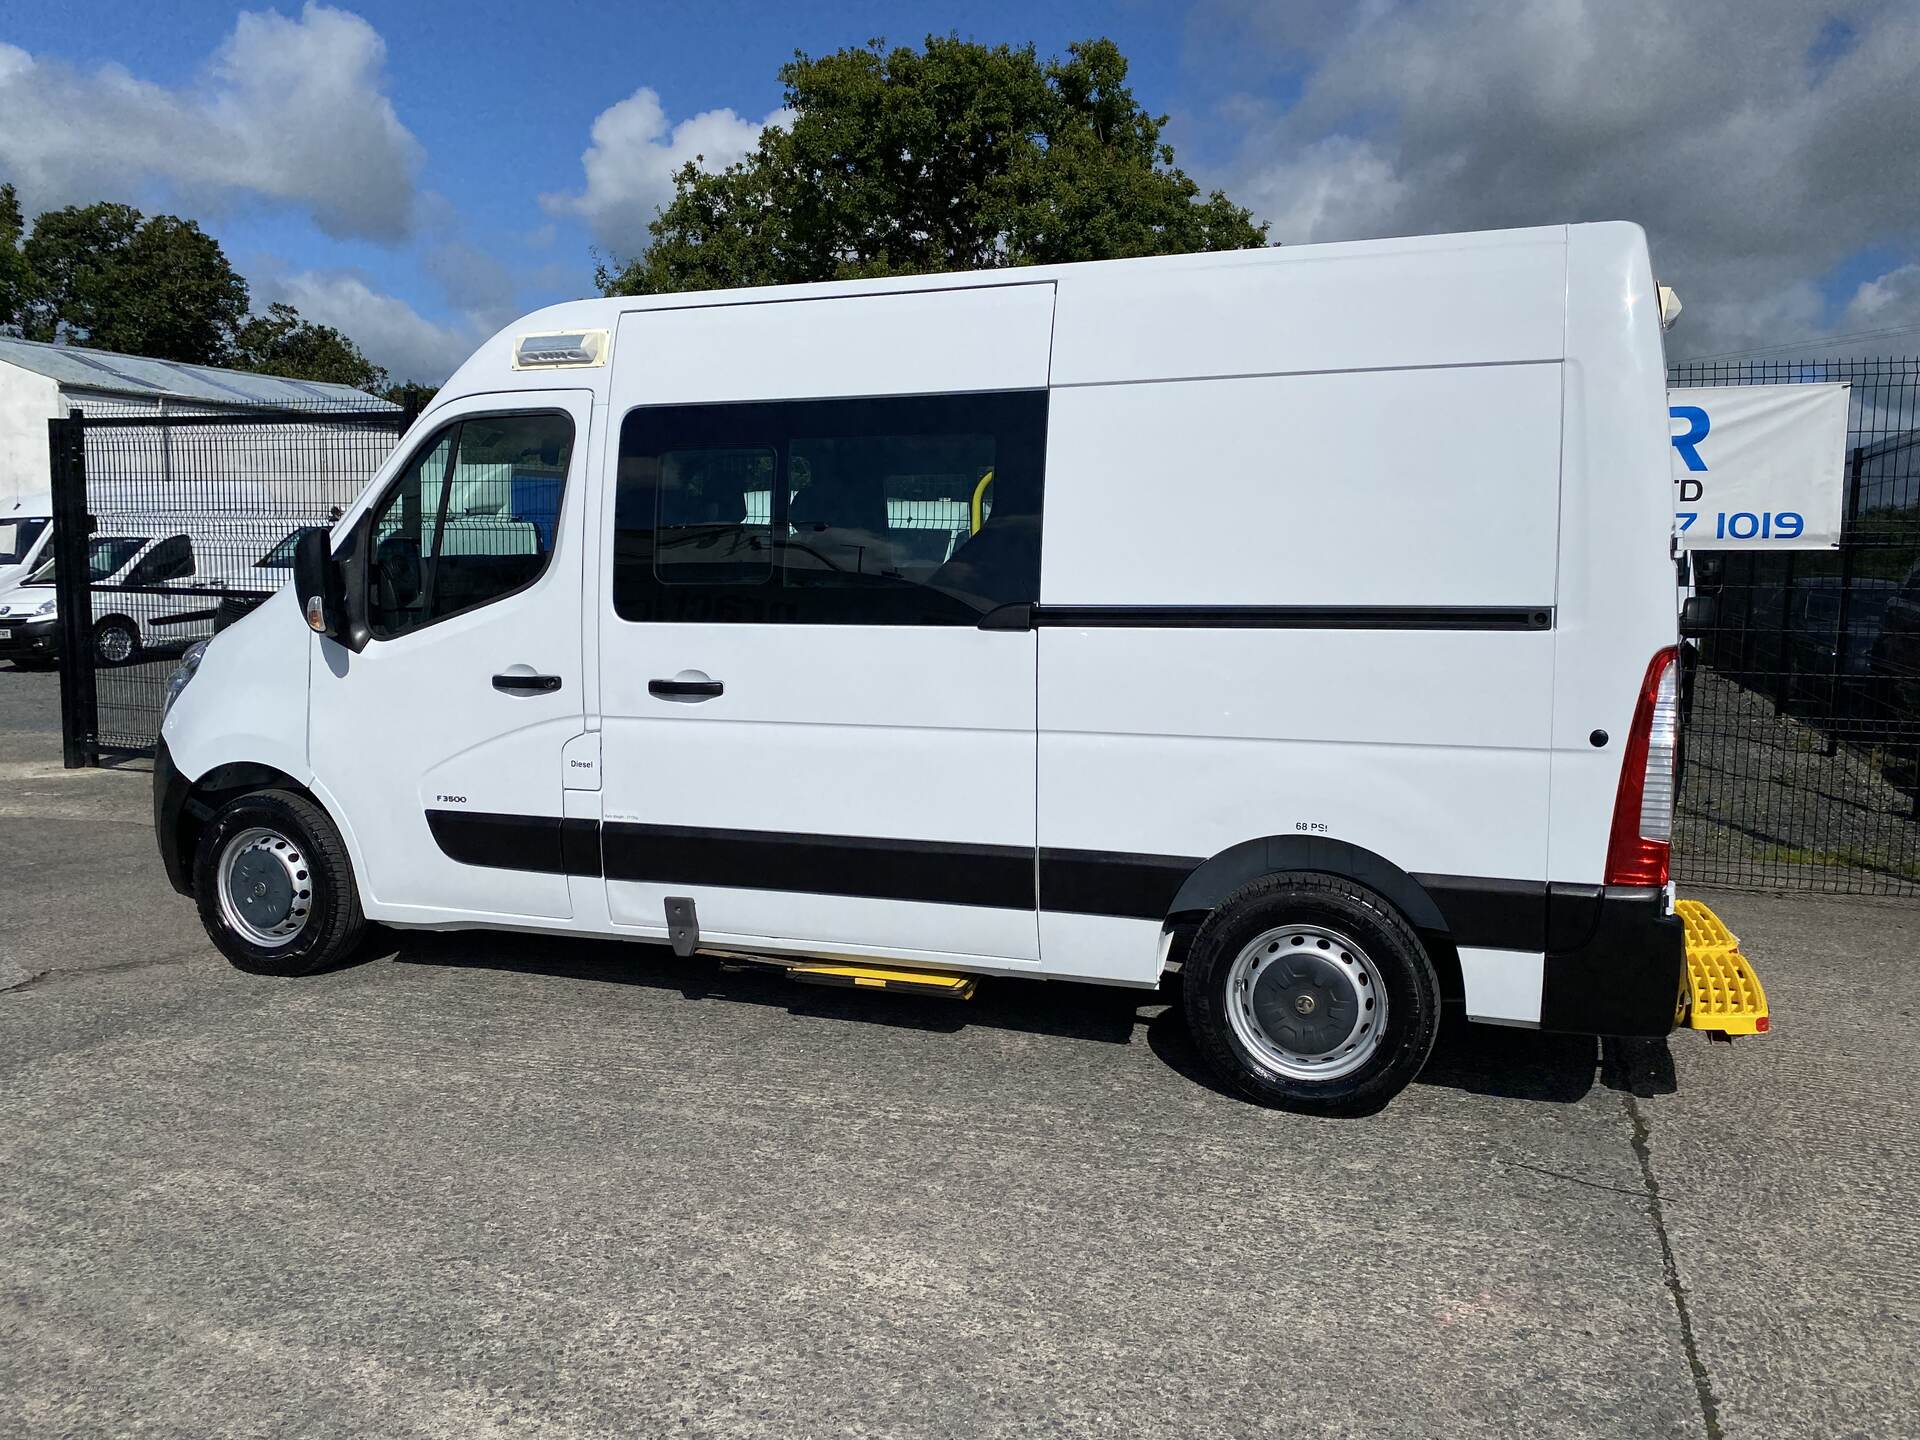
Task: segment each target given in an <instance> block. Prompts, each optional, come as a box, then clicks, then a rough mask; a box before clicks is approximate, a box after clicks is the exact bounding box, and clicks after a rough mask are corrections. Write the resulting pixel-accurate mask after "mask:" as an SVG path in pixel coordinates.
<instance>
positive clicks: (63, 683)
mask: <svg viewBox="0 0 1920 1440" xmlns="http://www.w3.org/2000/svg"><path fill="white" fill-rule="evenodd" d="M47 446H48V451H49V457H50V461H51V464H50V470H51V477H50V478H51V480H52V488H53V556H54V601H55V604H57V605H58V606H59V610H60V754H61V760H62V763H64V764H65V766H66V767H67V769H69V770H77V769H80V768H81V767H82V766H87V765H98V764H99V763H100V704H99V697H98V694H97V692H96V691H95V689H94V676H93V595H92V590H91V587H90V586H89V585H88V583H87V578H88V577H87V550H88V545H87V538H88V535H89V534H90V533H91V531H92V528H93V527H92V523H91V521H90V519H89V517H88V514H87V420H86V415H85V413H84V412H83V411H80V410H74V411H72V412H71V413H69V414H68V415H67V416H66V418H64V419H58V418H56V419H52V420H49V421H47Z"/></svg>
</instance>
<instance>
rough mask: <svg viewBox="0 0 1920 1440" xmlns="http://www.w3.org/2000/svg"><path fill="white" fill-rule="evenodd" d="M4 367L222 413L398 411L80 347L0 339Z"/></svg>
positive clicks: (346, 393)
mask: <svg viewBox="0 0 1920 1440" xmlns="http://www.w3.org/2000/svg"><path fill="white" fill-rule="evenodd" d="M0 361H5V362H6V363H7V364H9V365H18V366H19V367H20V368H21V369H22V370H31V371H33V372H34V373H35V374H38V375H45V376H46V377H47V378H48V379H50V380H55V381H58V382H59V383H60V384H62V385H67V386H72V387H74V388H76V389H85V390H105V391H110V392H112V393H113V394H116V395H121V396H125V397H127V398H130V399H131V398H141V399H148V400H182V401H191V402H192V403H194V404H196V405H216V406H220V407H221V408H227V407H234V408H248V409H253V408H260V407H279V406H287V405H296V406H302V407H307V406H313V405H328V406H334V407H338V408H341V409H347V408H352V409H356V410H361V409H366V410H397V409H399V408H400V407H399V406H397V405H394V404H391V403H390V402H388V401H385V400H382V399H380V398H379V397H377V396H374V395H369V394H367V392H366V391H364V390H356V389H354V388H353V387H352V386H351V385H331V384H323V383H321V382H320V381H317V380H288V379H286V378H284V377H283V376H279V375H254V374H251V373H249V372H248V371H245V370H222V369H219V368H218V367H216V366H213V365H182V364H180V363H179V362H178V361H175V360H153V359H149V358H148V357H146V356H144V355H121V354H117V353H116V352H114V351H112V350H88V349H83V348H82V347H81V346H78V345H47V344H43V343H41V342H40V341H37V340H17V339H14V338H13V337H12V336H8V335H0Z"/></svg>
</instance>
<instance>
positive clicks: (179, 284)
mask: <svg viewBox="0 0 1920 1440" xmlns="http://www.w3.org/2000/svg"><path fill="white" fill-rule="evenodd" d="M22 253H23V255H24V257H25V260H26V263H27V265H28V267H29V268H30V269H31V271H32V273H33V280H34V283H33V291H32V295H33V298H32V299H31V301H30V302H29V303H28V305H27V306H26V316H25V321H26V323H25V329H26V333H27V335H28V336H29V337H30V338H32V339H37V340H52V339H54V338H56V337H57V336H62V335H64V336H65V337H66V338H67V339H68V340H69V341H71V342H73V343H75V344H81V345H88V346H92V347H94V348H97V349H102V350H123V351H126V352H127V353H129V354H133V355H151V356H153V357H155V358H157V359H161V360H180V361H185V362H187V363H189V364H199V365H219V364H223V363H225V361H226V360H227V358H228V355H229V352H230V349H231V346H232V343H233V336H234V332H235V331H236V330H237V329H238V328H239V326H240V324H241V322H242V321H243V320H244V319H245V318H246V314H247V282H246V281H245V280H242V279H241V278H240V276H239V275H238V274H236V273H235V272H234V269H233V266H232V265H230V264H229V263H228V262H227V257H226V255H225V253H224V252H222V250H221V249H220V245H219V242H218V241H216V240H214V238H213V237H212V236H210V235H208V234H207V233H206V232H205V231H203V230H202V229H201V228H200V227H199V226H198V225H196V224H195V223H194V222H193V221H191V220H183V219H181V218H180V217H179V216H177V215H155V216H154V217H152V218H151V219H148V218H146V217H145V216H143V215H141V213H140V212H139V211H138V210H136V209H134V208H133V207H132V206H131V205H116V204H109V203H101V204H96V205H86V206H79V205H71V206H68V207H67V208H66V209H64V210H51V211H48V212H47V213H45V214H43V215H41V216H40V217H39V218H38V219H36V220H35V221H34V223H33V233H32V235H30V236H29V237H28V239H27V242H26V244H25V246H24V247H22Z"/></svg>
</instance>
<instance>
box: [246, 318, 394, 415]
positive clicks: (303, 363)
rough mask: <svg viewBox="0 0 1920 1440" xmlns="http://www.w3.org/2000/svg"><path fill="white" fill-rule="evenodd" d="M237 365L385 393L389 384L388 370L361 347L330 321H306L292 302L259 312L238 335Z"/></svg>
mask: <svg viewBox="0 0 1920 1440" xmlns="http://www.w3.org/2000/svg"><path fill="white" fill-rule="evenodd" d="M231 363H232V364H233V366H234V368H235V369H238V370H252V371H254V372H255V373H257V374H260V375H288V376H292V377H294V378H296V379H300V380H322V381H328V382H331V383H333V384H335V385H352V386H354V387H356V388H357V389H361V390H366V391H369V392H371V393H373V394H376V395H377V394H380V393H381V392H383V391H384V390H385V389H386V388H387V384H388V381H387V372H386V371H385V370H383V369H381V368H380V367H379V366H378V365H376V364H374V363H373V362H372V361H371V360H369V359H367V357H366V356H365V355H363V354H362V353H361V352H360V347H359V346H358V345H356V344H354V343H353V341H351V340H349V339H348V338H347V337H346V336H345V335H343V334H341V333H340V332H339V331H338V330H336V329H334V328H333V326H331V325H317V324H315V323H314V322H312V321H311V320H302V319H301V318H300V312H299V311H298V310H296V309H294V308H293V306H291V305H284V304H273V305H269V306H268V307H267V313H266V314H265V315H255V316H254V317H253V318H252V319H250V320H248V321H247V322H246V323H245V324H243V325H241V326H240V328H239V330H238V331H237V332H236V333H235V335H234V341H233V355H232V361H231Z"/></svg>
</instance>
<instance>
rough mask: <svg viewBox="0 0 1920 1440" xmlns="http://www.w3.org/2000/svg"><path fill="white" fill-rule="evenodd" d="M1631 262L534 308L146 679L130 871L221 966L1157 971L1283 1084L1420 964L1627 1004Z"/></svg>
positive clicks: (1649, 755) (1416, 1060) (897, 286)
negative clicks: (151, 713) (370, 929)
mask: <svg viewBox="0 0 1920 1440" xmlns="http://www.w3.org/2000/svg"><path fill="white" fill-rule="evenodd" d="M1659 312H1660V306H1659V304H1658V302H1657V299H1656V290H1655V285H1654V280H1653V275H1652V272H1651V270H1650V268H1649V264H1648V257H1647V249H1646V242H1645V238H1644V236H1643V235H1642V233H1641V231H1640V230H1639V229H1638V228H1637V227H1635V226H1632V225H1624V224H1603V225H1576V226H1570V227H1556V228H1552V229H1537V230H1522V231H1508V232H1497V233H1489V234H1475V235H1456V236H1440V237H1430V238H1421V239H1408V240H1392V241H1380V242H1371V243H1364V244H1347V245H1325V246H1302V247H1298V248H1289V249H1270V250H1260V251H1241V252H1234V253H1231V254H1210V255H1192V256H1181V257H1173V258H1165V259H1143V260H1129V261H1118V262H1108V263H1099V264H1086V265H1069V266H1061V267H1056V268H1036V269H1025V270H998V271H991V272H986V273H979V274H965V275H941V276H927V277H916V278H911V279H895V280H880V281H860V282H849V283H843V284H828V285H813V286H804V287H796V288H792V289H773V290H740V291H732V292H728V293H724V294H707V295H666V296H654V297H638V298H620V299H606V300H593V301H582V302H578V303H573V304H567V305H561V306H557V307H554V308H553V309H550V310H546V311H542V312H540V313H538V314H535V315H533V316H530V317H529V318H528V319H526V320H525V321H523V322H522V323H520V324H519V325H516V326H514V327H512V328H511V329H510V330H507V331H504V332H502V333H501V334H500V335H498V336H496V337H495V338H494V339H492V340H491V341H489V342H488V343H487V344H485V345H484V346H483V347H482V348H481V349H480V350H479V352H478V353H477V354H475V355H474V357H473V358H472V359H471V360H469V361H468V362H467V363H466V364H465V365H464V366H462V367H461V369H460V370H459V372H458V373H456V374H455V375H454V376H453V378H452V379H451V380H450V381H449V382H448V383H447V385H446V386H445V388H443V389H442V390H441V391H440V393H439V395H438V396H437V398H436V400H435V402H434V405H433V407H432V409H431V410H429V411H428V412H427V413H426V414H425V415H423V416H422V417H421V419H420V420H419V422H418V423H417V424H416V425H415V427H414V429H413V430H412V431H411V432H410V434H409V435H408V436H407V438H406V439H405V441H404V442H403V443H402V444H401V445H400V446H399V447H398V448H397V449H396V451H395V453H394V455H393V457H392V459H391V461H390V462H389V463H388V464H387V466H386V467H385V468H384V469H383V470H382V472H381V473H380V474H379V475H378V476H377V477H376V479H375V481H374V482H373V484H372V485H371V486H370V487H369V489H368V490H367V492H366V493H365V494H364V495H363V496H361V498H360V499H359V500H358V501H357V502H356V503H355V504H354V505H353V506H352V507H351V508H350V509H349V510H348V512H347V513H346V515H345V516H344V517H343V518H342V519H341V520H340V522H339V524H338V525H337V526H336V527H335V529H334V530H333V533H332V536H331V539H330V540H329V539H328V537H326V536H325V535H324V534H322V533H320V532H316V533H315V534H314V535H313V536H312V537H311V540H310V543H308V542H302V543H301V544H300V545H299V546H298V553H297V556H296V565H295V581H294V584H293V585H291V586H289V587H288V588H287V590H285V591H283V592H281V593H280V594H278V595H276V596H274V597H273V599H271V600H269V601H267V602H266V603H265V604H264V605H262V606H261V607H260V608H259V609H258V610H257V611H256V612H255V613H253V614H252V615H250V616H248V617H247V618H246V619H245V620H243V621H241V622H240V623H238V624H236V625H234V626H233V627H232V628H230V629H228V630H226V631H223V632H222V633H221V634H219V635H218V636H216V637H215V638H214V639H213V640H212V642H211V643H210V645H209V646H208V647H206V648H205V649H204V651H203V652H196V653H194V654H193V655H192V657H191V659H190V662H189V663H188V664H187V665H184V666H183V667H182V668H181V670H180V671H179V673H177V674H176V676H175V677H174V680H173V682H172V684H171V686H170V693H171V709H170V713H169V714H168V715H167V718H166V721H165V725H164V728H163V731H162V735H163V740H162V743H161V746H160V750H159V755H158V761H157V765H156V768H155V779H154V783H155V815H156V823H157V828H158V831H159V842H160V849H161V853H162V855H163V856H164V857H165V862H166V867H167V871H168V874H169V876H170V878H171V879H172V881H173V883H174V885H175V887H176V888H177V889H179V890H180V891H181V892H182V893H183V894H191V895H193V896H195V897H196V898H197V900H198V903H199V907H200V913H201V916H202V918H203V919H204V921H205V923H206V926H207V929H208V931H209V933H210V934H211V935H212V937H213V939H214V942H215V943H216V944H217V945H218V946H219V947H220V949H221V950H222V951H224V952H225V953H226V955H227V956H228V957H229V958H230V959H231V960H232V961H233V962H234V963H235V964H236V965H238V966H240V967H241V968H243V969H248V970H253V971H258V972H262V973H266V974H278V975H293V974H300V973H305V972H308V971H311V970H314V969H316V968H318V967H320V966H324V965H328V964H331V963H334V962H336V961H338V960H339V959H340V958H341V957H343V956H344V955H346V954H347V953H348V950H349V948H350V947H351V946H352V945H353V944H354V942H355V939H356V936H357V935H358V933H359V931H360V930H361V927H362V923H363V921H364V920H369V919H370V920H377V921H380V922H382V923H384V924H387V925H392V926H400V927H408V926H411V927H419V928H426V929H441V930H446V929H457V928H462V927H468V926H494V927H500V928H504V929H513V930H522V931H529V932H543V931H567V932H572V933H583V934H593V935H603V936H629V937H632V938H635V939H644V940H654V941H659V940H670V941H672V942H673V944H674V946H675V949H676V950H678V951H680V952H682V953H689V952H692V951H695V950H698V951H703V952H719V953H725V954H730V955H735V956H751V957H757V958H759V959H761V960H765V961H767V962H769V963H777V964H783V965H789V966H793V967H795V968H798V969H805V970H807V971H810V972H811V973H814V974H815V975H819V974H823V973H824V974H827V975H838V976H841V977H844V978H847V979H849V980H854V981H860V980H867V981H879V982H884V981H885V980H886V979H887V978H888V977H889V976H891V975H900V974H906V973H918V974H921V975H924V976H927V977H936V976H947V977H966V976H970V975H974V974H1004V975H1026V976H1041V977H1051V978H1061V979H1071V980H1079V981H1095V982H1101V983H1106V984H1112V985H1121V986H1134V987H1139V988H1141V989H1151V988H1153V987H1156V986H1158V985H1160V984H1161V983H1162V981H1163V978H1164V977H1166V976H1167V975H1168V974H1169V972H1170V971H1171V970H1173V969H1176V968H1177V969H1179V970H1180V971H1181V972H1182V973H1181V978H1180V986H1181V989H1182V991H1183V993H1184V997H1185V1009H1186V1014H1187V1017H1188V1022H1189V1024H1190V1026H1191V1028H1192V1031H1193V1034H1194V1036H1195V1039H1196V1040H1197V1042H1198V1045H1199V1047H1200V1049H1201V1050H1202V1051H1203V1052H1204V1054H1205V1055H1206V1057H1207V1059H1208V1060H1209V1061H1210V1062H1211V1063H1212V1065H1213V1066H1215V1067H1216V1068H1217V1069H1218V1071H1219V1072H1220V1073H1221V1075H1223V1076H1224V1077H1225V1078H1226V1079H1227V1080H1228V1081H1230V1082H1231V1083H1232V1084H1234V1085H1235V1086H1237V1087H1238V1088H1239V1089H1240V1090H1242V1091H1243V1092H1245V1093H1246V1094H1248V1095H1250V1096H1252V1097H1254V1098H1256V1099H1259V1100H1262V1101H1265V1102H1268V1103H1272V1104H1277V1105H1283V1106H1288V1107H1292V1108H1299V1109H1307V1110H1316V1111H1322V1112H1356V1111H1364V1110H1367V1109H1370V1108H1375V1107H1377V1106H1378V1105H1380V1104H1382V1103H1384V1102H1385V1100H1386V1099H1387V1098H1388V1097H1390V1096H1391V1095H1392V1094H1394V1093H1395V1092H1396V1091H1398V1090H1399V1089H1400V1088H1401V1087H1402V1086H1404V1085H1405V1084H1406V1083H1407V1082H1408V1081H1409V1080H1410V1079H1411V1078H1412V1077H1413V1076H1414V1075H1415V1074H1416V1073H1417V1072H1418V1071H1419V1069H1420V1067H1421V1065H1422V1063H1423V1062H1424V1061H1425V1059H1426V1057H1427V1054H1428V1051H1429V1049H1430V1047H1431V1045H1432V1043H1433V1039H1434V1033H1435V1027H1436V1024H1437V1023H1438V1020H1439V1016H1440V1013H1441V1007H1442V1005H1443V1003H1446V1002H1457V1003H1458V1004H1460V1005H1461V1006H1462V1007H1463V1008H1464V1011H1465V1014H1466V1015H1467V1016H1468V1017H1469V1018H1471V1019H1474V1020H1481V1021H1488V1022H1492V1023H1496V1024H1504V1025H1519V1026H1538V1027H1544V1028H1549V1029H1559V1030H1572V1031H1580V1032H1588V1033H1601V1034H1622V1035H1659V1034H1664V1033H1665V1032H1666V1031H1668V1030H1669V1029H1670V1028H1671V1027H1672V1025H1673V1022H1674V1012H1675V1004H1676V1000H1677V999H1678V996H1679V990H1680V985H1681V979H1682V959H1683V941H1682V933H1681V926H1680V924H1679V922H1678V921H1677V920H1676V919H1674V918H1673V915H1672V904H1671V899H1672V896H1671V888H1670V886H1669V885H1668V878H1667V841H1668V829H1669V824H1670V816H1671V808H1672V799H1673V785H1674V741H1675V710H1676V706H1675V697H1674V691H1675V684H1674V680H1675V676H1674V670H1673V656H1674V644H1675V628H1676V626H1675V604H1674V568H1673V560H1672V555H1671V549H1670V545H1671V532H1672V528H1673V523H1674V522H1673V507H1672V503H1671V498H1670V481H1669V476H1668V460H1667V449H1668V442H1667V408H1666V407H1667V401H1666V381H1665V375H1664V367H1663V361H1662V354H1661V334H1660V328H1659ZM309 627H311V628H309ZM315 632H318V633H315ZM863 967H864V968H863Z"/></svg>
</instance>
